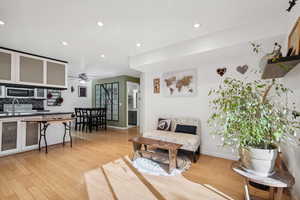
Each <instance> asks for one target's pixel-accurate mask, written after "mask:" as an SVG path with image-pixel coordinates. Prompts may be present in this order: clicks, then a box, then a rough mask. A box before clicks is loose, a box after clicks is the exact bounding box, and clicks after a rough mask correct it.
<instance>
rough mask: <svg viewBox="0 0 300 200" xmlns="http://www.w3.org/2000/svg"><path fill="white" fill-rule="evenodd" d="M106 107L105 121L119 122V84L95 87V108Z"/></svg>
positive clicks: (105, 84)
mask: <svg viewBox="0 0 300 200" xmlns="http://www.w3.org/2000/svg"><path fill="white" fill-rule="evenodd" d="M105 105H106V107H107V111H106V115H107V120H110V121H119V83H118V82H114V83H104V84H97V85H96V86H95V106H96V107H98V108H105Z"/></svg>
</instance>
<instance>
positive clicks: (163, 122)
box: [157, 118, 171, 131]
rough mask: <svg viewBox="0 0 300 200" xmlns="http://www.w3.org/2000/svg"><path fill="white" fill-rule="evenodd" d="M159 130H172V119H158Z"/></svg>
mask: <svg viewBox="0 0 300 200" xmlns="http://www.w3.org/2000/svg"><path fill="white" fill-rule="evenodd" d="M157 130H160V131H170V130H171V120H170V119H161V118H159V119H158V123H157Z"/></svg>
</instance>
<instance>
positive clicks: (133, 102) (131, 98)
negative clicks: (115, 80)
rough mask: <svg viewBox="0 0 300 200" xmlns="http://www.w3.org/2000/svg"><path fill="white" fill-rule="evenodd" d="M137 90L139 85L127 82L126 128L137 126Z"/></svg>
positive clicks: (138, 121)
mask: <svg viewBox="0 0 300 200" xmlns="http://www.w3.org/2000/svg"><path fill="white" fill-rule="evenodd" d="M139 90H140V85H139V84H138V83H135V82H129V81H128V82H127V126H128V127H136V126H139V123H140V120H139V118H140V117H139V115H140V112H139Z"/></svg>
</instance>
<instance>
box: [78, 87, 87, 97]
mask: <svg viewBox="0 0 300 200" xmlns="http://www.w3.org/2000/svg"><path fill="white" fill-rule="evenodd" d="M78 96H79V97H87V88H86V87H84V86H78Z"/></svg>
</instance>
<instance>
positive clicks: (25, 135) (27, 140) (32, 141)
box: [22, 122, 39, 151]
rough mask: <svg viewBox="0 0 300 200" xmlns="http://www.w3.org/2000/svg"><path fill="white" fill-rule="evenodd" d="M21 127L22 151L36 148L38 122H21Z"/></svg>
mask: <svg viewBox="0 0 300 200" xmlns="http://www.w3.org/2000/svg"><path fill="white" fill-rule="evenodd" d="M22 129H23V131H22V151H28V150H32V149H37V148H38V143H39V124H38V123H28V122H22ZM24 131H25V132H24Z"/></svg>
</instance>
